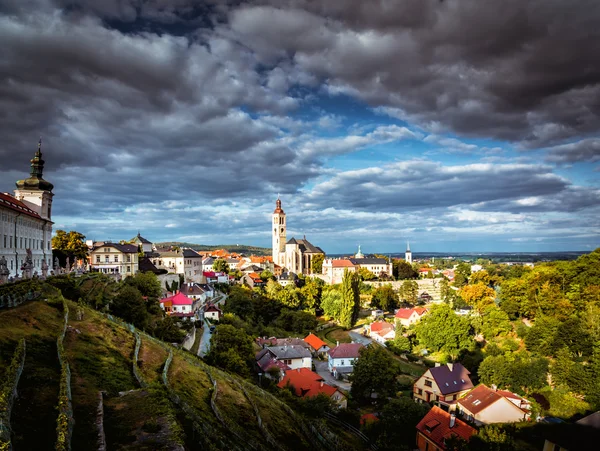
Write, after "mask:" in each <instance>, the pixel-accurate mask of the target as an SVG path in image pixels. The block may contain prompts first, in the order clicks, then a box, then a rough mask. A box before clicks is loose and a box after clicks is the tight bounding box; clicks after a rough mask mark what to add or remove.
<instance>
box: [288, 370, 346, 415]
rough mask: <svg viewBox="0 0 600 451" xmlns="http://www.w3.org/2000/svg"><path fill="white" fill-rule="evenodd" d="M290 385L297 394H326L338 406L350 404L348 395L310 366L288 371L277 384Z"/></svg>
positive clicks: (310, 396)
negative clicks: (327, 382)
mask: <svg viewBox="0 0 600 451" xmlns="http://www.w3.org/2000/svg"><path fill="white" fill-rule="evenodd" d="M288 385H289V386H290V387H291V388H292V389H293V392H294V394H295V395H296V396H298V397H301V398H312V397H313V396H319V395H320V394H324V395H325V396H327V397H329V398H331V399H332V400H333V401H335V402H336V404H337V405H338V407H340V408H345V407H346V406H347V404H348V401H347V400H346V397H345V396H344V394H343V393H342V392H340V391H339V390H338V389H337V388H336V387H332V386H331V385H328V384H326V383H325V381H324V379H323V378H322V377H321V376H319V375H318V374H317V373H314V372H313V371H311V370H310V369H308V368H298V369H295V370H291V371H287V372H286V373H285V376H284V377H283V379H281V381H280V382H279V383H278V384H277V386H278V387H279V388H285V387H287V386H288Z"/></svg>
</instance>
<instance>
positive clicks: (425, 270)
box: [419, 268, 433, 272]
mask: <svg viewBox="0 0 600 451" xmlns="http://www.w3.org/2000/svg"><path fill="white" fill-rule="evenodd" d="M429 271H433V268H419V272H429Z"/></svg>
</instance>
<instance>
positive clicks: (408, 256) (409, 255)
mask: <svg viewBox="0 0 600 451" xmlns="http://www.w3.org/2000/svg"><path fill="white" fill-rule="evenodd" d="M404 261H405V262H406V263H408V264H409V265H412V252H411V251H410V244H409V242H408V241H407V242H406V252H405V253H404Z"/></svg>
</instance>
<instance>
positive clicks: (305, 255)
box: [272, 197, 325, 274]
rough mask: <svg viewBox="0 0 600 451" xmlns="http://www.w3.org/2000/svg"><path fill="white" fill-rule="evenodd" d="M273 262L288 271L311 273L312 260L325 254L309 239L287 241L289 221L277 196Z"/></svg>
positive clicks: (274, 215) (273, 224) (274, 219)
mask: <svg viewBox="0 0 600 451" xmlns="http://www.w3.org/2000/svg"><path fill="white" fill-rule="evenodd" d="M272 226H273V232H272V236H273V251H272V252H273V263H274V264H276V265H279V266H281V267H282V268H284V270H285V271H286V272H293V273H295V274H310V273H311V272H312V271H311V267H312V260H313V258H314V257H315V256H316V255H318V254H323V255H325V252H323V250H322V249H321V248H320V247H317V246H314V245H313V244H311V243H310V242H309V241H308V240H307V239H306V236H305V237H304V238H303V239H295V238H291V239H290V240H287V241H286V237H287V223H286V216H285V212H284V211H283V208H281V199H279V197H277V201H276V202H275V210H274V211H273V223H272Z"/></svg>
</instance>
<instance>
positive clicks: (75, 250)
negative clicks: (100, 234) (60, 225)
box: [52, 229, 88, 258]
mask: <svg viewBox="0 0 600 451" xmlns="http://www.w3.org/2000/svg"><path fill="white" fill-rule="evenodd" d="M52 249H54V250H57V251H61V252H63V253H64V254H66V255H67V256H69V257H77V258H85V257H86V256H87V254H88V247H87V245H86V244H85V235H83V234H82V233H79V232H76V231H75V230H71V231H70V232H65V231H64V230H60V229H58V230H57V231H56V233H55V235H54V236H53V237H52Z"/></svg>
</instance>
